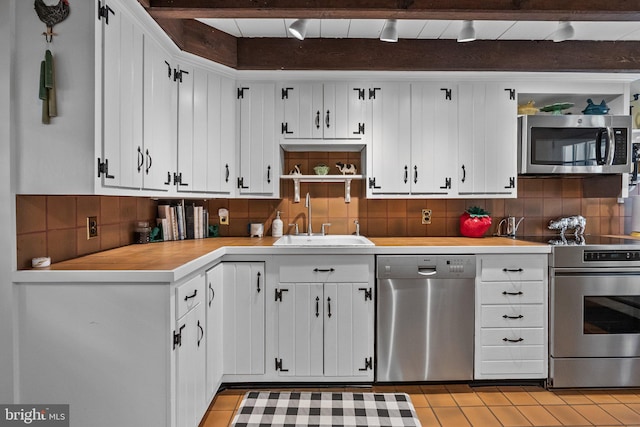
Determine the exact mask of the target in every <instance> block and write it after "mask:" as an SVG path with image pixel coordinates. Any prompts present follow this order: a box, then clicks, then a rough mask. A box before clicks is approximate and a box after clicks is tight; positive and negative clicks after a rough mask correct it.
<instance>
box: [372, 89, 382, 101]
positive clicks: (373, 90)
mask: <svg viewBox="0 0 640 427" xmlns="http://www.w3.org/2000/svg"><path fill="white" fill-rule="evenodd" d="M377 90H381V89H380V88H379V87H374V88H372V89H369V99H376V91H377Z"/></svg>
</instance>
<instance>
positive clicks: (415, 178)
mask: <svg viewBox="0 0 640 427" xmlns="http://www.w3.org/2000/svg"><path fill="white" fill-rule="evenodd" d="M413 183H414V184H417V183H418V165H414V166H413Z"/></svg>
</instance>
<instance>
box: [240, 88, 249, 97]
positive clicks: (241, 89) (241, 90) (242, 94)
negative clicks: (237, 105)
mask: <svg viewBox="0 0 640 427" xmlns="http://www.w3.org/2000/svg"><path fill="white" fill-rule="evenodd" d="M245 90H249V88H248V87H239V88H238V99H243V98H244V91H245Z"/></svg>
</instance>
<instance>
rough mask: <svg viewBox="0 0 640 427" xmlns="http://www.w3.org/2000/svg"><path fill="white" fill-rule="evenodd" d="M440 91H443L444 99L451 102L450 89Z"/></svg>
mask: <svg viewBox="0 0 640 427" xmlns="http://www.w3.org/2000/svg"><path fill="white" fill-rule="evenodd" d="M440 90H443V91H444V99H446V100H448V101H451V89H447V88H444V87H443V88H441V89H440Z"/></svg>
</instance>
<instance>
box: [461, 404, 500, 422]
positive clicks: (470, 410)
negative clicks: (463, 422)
mask: <svg viewBox="0 0 640 427" xmlns="http://www.w3.org/2000/svg"><path fill="white" fill-rule="evenodd" d="M460 409H462V412H463V413H464V415H465V416H466V417H467V419H468V420H469V422H470V423H471V425H472V426H479V427H480V426H482V427H493V426H497V427H501V426H502V424H501V423H500V421H498V419H497V418H496V417H495V415H493V413H492V412H491V411H490V410H489V408H487V407H486V406H465V407H464V408H460Z"/></svg>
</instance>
